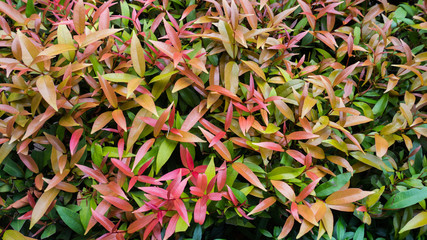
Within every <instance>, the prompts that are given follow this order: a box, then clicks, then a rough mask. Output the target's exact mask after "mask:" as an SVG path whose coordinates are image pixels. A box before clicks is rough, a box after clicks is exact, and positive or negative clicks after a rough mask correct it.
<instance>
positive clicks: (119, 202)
mask: <svg viewBox="0 0 427 240" xmlns="http://www.w3.org/2000/svg"><path fill="white" fill-rule="evenodd" d="M102 198H104V199H105V200H107V202H109V203H111V204H112V205H113V206H115V207H116V208H119V209H121V210H123V211H126V212H131V211H133V207H132V205H130V204H129V203H128V202H127V201H125V200H123V199H121V198H118V197H113V196H102Z"/></svg>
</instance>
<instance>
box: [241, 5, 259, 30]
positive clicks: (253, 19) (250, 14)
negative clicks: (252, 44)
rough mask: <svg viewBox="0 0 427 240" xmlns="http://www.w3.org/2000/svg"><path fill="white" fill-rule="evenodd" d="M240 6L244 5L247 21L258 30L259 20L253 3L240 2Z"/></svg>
mask: <svg viewBox="0 0 427 240" xmlns="http://www.w3.org/2000/svg"><path fill="white" fill-rule="evenodd" d="M240 4H241V5H242V8H243V11H244V12H245V14H246V19H247V20H248V22H249V25H251V28H252V29H257V25H258V24H257V23H258V19H257V16H256V14H255V11H254V7H253V5H252V3H250V2H249V0H240Z"/></svg>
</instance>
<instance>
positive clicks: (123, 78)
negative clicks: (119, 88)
mask: <svg viewBox="0 0 427 240" xmlns="http://www.w3.org/2000/svg"><path fill="white" fill-rule="evenodd" d="M102 77H103V78H105V79H106V80H108V81H110V82H117V83H120V82H122V83H128V82H129V81H130V80H132V79H135V78H139V77H138V76H135V75H132V74H127V73H107V74H104V75H102Z"/></svg>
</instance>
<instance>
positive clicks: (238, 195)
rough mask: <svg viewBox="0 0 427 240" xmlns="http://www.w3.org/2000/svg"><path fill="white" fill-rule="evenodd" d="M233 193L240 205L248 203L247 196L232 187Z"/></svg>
mask: <svg viewBox="0 0 427 240" xmlns="http://www.w3.org/2000/svg"><path fill="white" fill-rule="evenodd" d="M230 189H231V191H232V192H233V194H234V196H236V199H237V201H239V203H244V202H246V201H248V199H247V198H246V195H245V194H244V193H243V192H242V191H240V190H238V189H235V188H232V187H230Z"/></svg>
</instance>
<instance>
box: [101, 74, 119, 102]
mask: <svg viewBox="0 0 427 240" xmlns="http://www.w3.org/2000/svg"><path fill="white" fill-rule="evenodd" d="M98 79H99V83H100V84H101V88H102V91H103V92H104V94H105V96H106V97H107V99H108V102H109V103H110V104H111V106H113V107H114V108H117V106H118V103H117V96H116V93H115V92H114V89H113V87H112V86H111V85H110V83H109V82H107V80H105V78H104V77H102V76H101V75H98Z"/></svg>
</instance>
